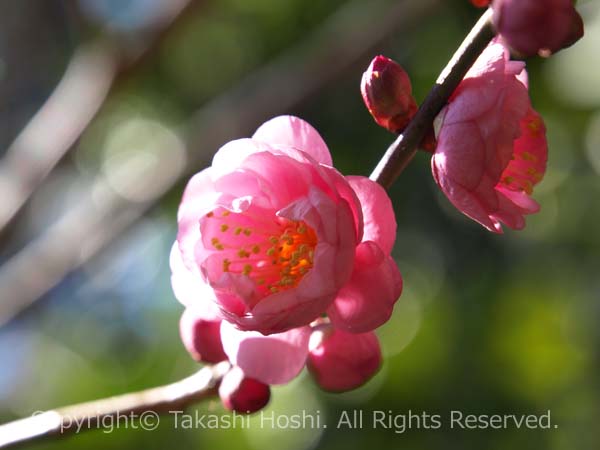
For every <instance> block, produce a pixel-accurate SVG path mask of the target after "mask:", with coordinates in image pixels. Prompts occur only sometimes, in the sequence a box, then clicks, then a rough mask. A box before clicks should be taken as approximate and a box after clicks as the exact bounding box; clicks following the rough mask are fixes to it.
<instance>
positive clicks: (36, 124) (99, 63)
mask: <svg viewBox="0 0 600 450" xmlns="http://www.w3.org/2000/svg"><path fill="white" fill-rule="evenodd" d="M196 4H197V2H196V3H195V2H194V1H190V0H177V1H174V2H171V3H170V5H171V7H170V8H167V10H166V11H165V16H164V17H163V18H162V20H161V22H162V28H161V29H160V30H158V31H154V32H153V33H151V34H150V37H149V39H148V38H147V37H146V38H145V39H144V44H143V45H142V46H141V48H137V47H136V48H135V51H126V49H125V48H123V47H125V45H124V41H125V39H124V38H123V37H121V38H118V37H116V36H114V35H103V36H102V37H99V38H96V39H95V40H94V41H93V42H90V43H87V44H82V45H81V47H80V48H79V49H77V50H76V51H75V54H74V55H73V57H72V59H71V61H70V62H69V64H68V67H67V69H66V71H65V74H64V76H63V78H62V79H61V80H60V82H59V84H58V86H57V87H56V89H54V92H52V94H51V95H50V97H49V98H48V100H47V101H46V102H45V103H44V105H43V106H42V107H41V108H40V110H39V111H38V112H37V113H36V114H35V116H34V117H33V118H32V119H31V121H30V122H29V123H28V124H27V125H26V126H25V128H24V129H23V130H22V131H21V133H20V134H19V135H18V136H17V138H16V139H15V140H14V142H13V143H12V144H11V146H10V147H9V148H8V150H7V152H6V155H5V156H4V158H3V159H2V160H1V161H0V194H1V195H2V198H3V201H2V202H1V203H0V232H1V231H2V230H3V229H4V228H5V227H6V226H7V225H8V224H9V223H10V222H11V221H12V220H13V218H14V217H15V216H16V214H18V212H19V211H20V209H21V208H22V207H23V206H24V205H25V203H26V202H27V201H28V199H29V198H30V197H31V195H32V194H33V193H34V192H35V190H36V189H37V188H38V187H39V186H40V185H41V183H42V181H43V180H44V179H45V178H46V177H47V176H48V174H49V173H50V172H51V171H52V169H53V168H54V167H55V166H56V164H57V163H58V162H59V161H60V160H61V158H63V157H64V156H65V154H66V153H67V152H68V151H69V150H70V149H71V148H72V147H73V144H74V143H75V142H76V141H77V139H78V138H79V137H80V136H81V134H82V133H83V131H84V130H85V129H86V128H87V126H88V125H89V124H90V122H91V121H92V120H93V119H94V117H95V116H96V114H97V113H98V111H99V110H100V108H101V107H102V105H103V104H104V102H105V100H106V99H107V97H108V96H109V94H110V93H111V92H112V91H114V89H115V87H116V86H117V85H118V83H117V81H119V80H121V79H125V78H127V76H130V75H132V74H133V73H134V72H135V71H136V70H138V69H139V68H140V67H141V66H143V62H144V61H146V60H147V59H148V58H149V57H150V56H151V55H152V54H153V52H154V51H155V50H156V48H157V47H158V46H159V45H160V43H161V42H162V41H163V39H164V37H165V36H166V35H167V34H168V33H169V31H170V30H171V29H172V28H174V27H176V26H177V24H178V23H179V21H180V20H182V19H183V18H184V17H185V15H186V14H185V13H186V11H188V10H189V9H191V7H192V5H196Z"/></svg>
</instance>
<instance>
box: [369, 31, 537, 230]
mask: <svg viewBox="0 0 600 450" xmlns="http://www.w3.org/2000/svg"><path fill="white" fill-rule="evenodd" d="M376 60H377V61H378V62H379V64H380V66H381V61H383V60H382V58H381V57H377V58H376ZM374 61H375V60H374ZM385 63H386V64H387V65H394V66H395V65H397V63H395V62H393V61H391V60H389V59H386V61H385ZM372 67H373V63H372V64H371V66H370V67H369V69H368V70H367V71H366V72H365V74H364V76H363V83H362V85H361V86H362V92H363V99H364V100H365V104H366V105H367V107H368V109H369V111H370V112H371V113H372V115H373V116H374V118H375V119H376V120H377V121H378V123H383V122H384V121H382V120H381V119H382V117H385V116H386V114H387V111H394V109H393V108H392V107H390V106H389V105H388V103H389V98H390V97H391V96H394V97H396V98H403V97H402V96H401V95H399V94H398V93H395V94H392V92H393V91H394V90H397V89H404V91H405V92H404V95H410V85H409V84H408V83H406V82H404V78H405V75H404V73H403V72H402V76H399V75H398V76H399V81H398V82H397V83H392V82H390V81H388V82H387V83H386V84H385V86H386V87H387V88H386V89H383V88H382V87H381V80H380V78H381V77H380V76H375V75H374V71H373V70H372ZM379 70H380V71H381V70H382V69H381V67H380V68H379ZM388 72H389V73H394V74H400V72H399V71H398V70H397V69H394V70H390V69H388ZM366 93H368V94H369V95H368V96H367V95H366ZM367 97H368V98H367ZM379 101H381V103H382V104H383V105H385V108H378V107H377V106H374V105H377V103H378V102H379ZM405 104H406V102H404V101H402V102H400V105H399V106H398V108H400V109H402V108H404V106H403V105H405ZM378 115H379V116H378ZM386 123H387V122H386ZM386 128H388V127H387V126H386ZM434 128H435V138H432V139H428V138H426V139H425V141H428V142H429V143H430V145H424V143H423V142H422V143H421V146H422V147H424V148H425V149H426V150H431V152H432V153H433V156H432V160H431V167H432V172H433V177H434V179H435V181H436V183H437V184H438V185H439V187H440V188H441V190H442V191H443V192H444V194H445V195H446V197H448V199H449V200H450V202H451V203H452V204H453V205H454V206H455V207H456V208H457V209H459V210H460V211H461V212H462V213H463V214H465V215H467V216H468V217H470V218H472V219H473V220H475V221H477V222H479V223H480V224H481V225H483V226H484V227H485V228H487V229H488V230H490V231H493V232H496V233H501V232H502V225H501V223H504V224H505V225H506V226H508V227H510V228H513V229H522V228H523V227H524V226H525V219H524V216H525V215H527V214H532V213H535V212H537V211H539V208H540V207H539V204H538V203H537V202H536V201H535V200H533V199H532V198H531V195H532V193H533V188H534V186H535V185H536V184H537V183H539V182H540V181H541V180H542V178H543V176H544V173H545V171H546V161H547V156H548V145H547V142H546V128H545V126H544V122H543V120H542V118H541V117H540V115H539V114H538V113H537V112H536V111H535V110H534V109H533V107H532V106H531V102H530V100H529V94H528V81H527V72H526V71H525V63H523V62H520V61H511V60H510V58H509V53H508V50H507V49H506V47H505V46H504V45H503V44H502V43H500V42H499V40H498V39H496V40H494V41H493V42H492V43H490V45H488V47H487V48H486V49H485V51H484V52H483V53H482V54H481V55H480V57H479V58H478V59H477V61H476V62H475V64H474V65H473V67H471V69H470V70H469V71H468V73H467V74H466V76H465V78H464V79H463V80H462V82H461V83H460V85H459V86H458V88H457V89H456V90H455V91H454V93H453V95H452V96H451V98H450V99H449V102H448V104H447V105H446V106H445V107H444V108H443V109H442V111H441V112H440V114H439V115H438V116H437V118H436V120H435V122H434ZM388 129H389V128H388ZM428 147H430V148H428Z"/></svg>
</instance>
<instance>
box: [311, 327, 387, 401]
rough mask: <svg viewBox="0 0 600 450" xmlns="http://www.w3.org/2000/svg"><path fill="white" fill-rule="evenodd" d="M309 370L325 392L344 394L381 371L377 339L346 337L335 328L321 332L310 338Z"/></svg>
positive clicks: (349, 335) (363, 336)
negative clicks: (343, 392)
mask: <svg viewBox="0 0 600 450" xmlns="http://www.w3.org/2000/svg"><path fill="white" fill-rule="evenodd" d="M310 347H311V348H310V353H309V355H308V360H307V365H306V366H307V368H308V370H309V372H310V373H311V375H312V376H313V377H314V378H315V380H316V382H317V384H318V385H319V386H321V388H322V389H324V390H326V391H331V392H342V391H347V390H350V389H356V388H357V387H360V386H362V385H363V384H365V383H366V382H367V381H369V380H370V379H371V378H372V377H373V375H375V374H376V373H377V371H378V370H379V368H380V367H381V349H380V347H379V341H378V339H377V336H376V335H375V333H373V332H372V331H369V332H367V333H360V334H354V333H346V332H345V331H340V330H336V329H333V328H329V329H325V330H318V331H315V333H313V336H311V345H310Z"/></svg>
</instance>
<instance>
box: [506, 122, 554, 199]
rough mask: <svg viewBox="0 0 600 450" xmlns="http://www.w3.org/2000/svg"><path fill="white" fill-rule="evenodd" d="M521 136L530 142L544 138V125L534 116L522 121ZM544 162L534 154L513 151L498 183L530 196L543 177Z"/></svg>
mask: <svg viewBox="0 0 600 450" xmlns="http://www.w3.org/2000/svg"><path fill="white" fill-rule="evenodd" d="M523 125H524V126H523V127H522V132H523V134H524V135H525V136H526V137H527V138H528V139H530V140H532V139H540V138H542V139H543V137H544V123H543V122H542V120H541V119H540V118H539V117H538V116H535V115H529V116H527V117H525V118H524V119H523ZM544 171H545V161H543V160H541V159H540V157H539V156H538V155H536V154H535V153H534V152H529V151H526V150H524V149H522V148H519V149H515V153H514V155H513V158H512V160H511V161H510V162H509V163H508V166H506V168H505V169H504V172H502V176H501V178H500V182H501V183H502V184H503V185H504V186H506V187H507V188H509V189H511V190H514V191H525V193H526V194H528V195H531V193H532V192H533V187H534V186H535V185H536V184H537V183H539V182H540V181H541V180H542V178H543V177H544Z"/></svg>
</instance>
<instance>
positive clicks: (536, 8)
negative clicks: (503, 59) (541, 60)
mask: <svg viewBox="0 0 600 450" xmlns="http://www.w3.org/2000/svg"><path fill="white" fill-rule="evenodd" d="M492 9H493V10H494V15H493V22H494V25H495V27H496V30H497V31H498V33H499V34H500V36H501V37H502V39H503V40H504V42H505V43H506V44H508V46H509V47H510V48H511V49H512V50H514V51H515V52H517V53H519V54H520V55H522V56H533V55H536V54H539V55H541V56H550V55H551V54H553V53H556V52H557V51H559V50H561V49H563V48H566V47H569V46H571V45H573V44H574V43H575V42H577V41H578V40H579V39H581V37H582V36H583V21H582V19H581V16H580V15H579V13H578V12H577V10H576V9H575V6H574V3H573V0H546V1H543V2H542V1H540V0H494V1H493V3H492Z"/></svg>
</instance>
